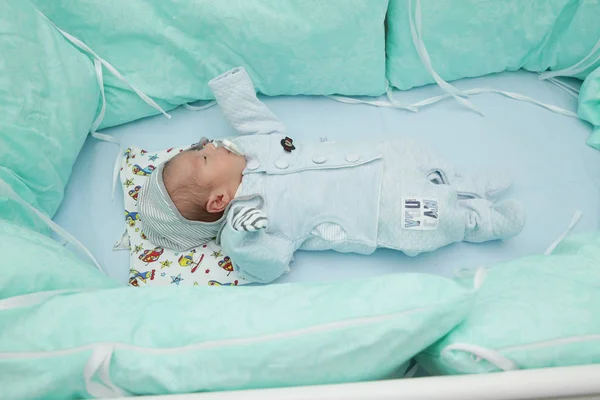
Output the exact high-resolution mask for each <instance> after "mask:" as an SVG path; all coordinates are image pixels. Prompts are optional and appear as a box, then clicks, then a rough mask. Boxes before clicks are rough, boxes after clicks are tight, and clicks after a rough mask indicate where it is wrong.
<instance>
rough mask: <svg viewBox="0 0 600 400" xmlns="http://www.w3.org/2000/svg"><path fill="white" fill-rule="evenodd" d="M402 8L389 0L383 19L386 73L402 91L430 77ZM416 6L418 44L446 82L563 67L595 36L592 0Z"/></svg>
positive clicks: (599, 10)
mask: <svg viewBox="0 0 600 400" xmlns="http://www.w3.org/2000/svg"><path fill="white" fill-rule="evenodd" d="M415 1H416V0H413V2H412V3H413V4H416V2H415ZM408 5H409V2H408V1H407V0H390V5H389V11H388V17H387V35H386V51H387V77H388V79H389V81H390V82H391V84H392V85H393V86H394V87H397V88H399V89H402V90H405V89H410V88H412V87H416V86H422V85H426V84H429V83H433V82H434V80H433V78H432V77H431V76H430V75H429V73H428V72H427V71H426V70H425V68H424V67H423V65H422V63H421V60H420V59H419V56H418V53H417V51H416V50H415V46H414V44H413V39H412V36H411V30H410V24H409V16H410V15H412V16H413V17H414V15H415V8H414V6H413V10H409V9H408ZM411 11H412V12H411ZM421 11H422V37H423V42H424V44H425V47H426V48H427V52H428V53H429V56H430V58H431V62H432V65H433V68H434V69H435V71H436V72H437V73H438V74H439V75H440V76H441V77H442V78H443V79H444V80H446V81H452V80H456V79H461V78H466V77H476V76H482V75H486V74H491V73H495V72H501V71H505V70H508V71H514V70H517V69H520V68H524V69H527V70H529V71H536V72H541V71H545V70H547V69H551V70H560V69H564V68H567V67H569V66H571V65H573V64H575V63H577V62H578V61H580V60H581V59H583V58H584V57H585V56H587V55H588V54H589V53H590V51H591V50H592V48H593V47H594V45H595V44H596V42H597V41H598V39H600V23H598V15H600V2H598V1H583V0H543V1H537V0H532V1H525V0H460V1H456V0H430V1H422V2H421ZM599 64H600V60H598V61H597V62H596V63H594V64H592V65H590V66H588V67H587V68H586V69H585V71H583V72H581V73H579V74H577V75H576V77H578V78H582V79H583V78H585V77H586V76H587V75H588V74H589V73H590V72H591V71H593V69H594V68H595V67H597V66H598V65H599Z"/></svg>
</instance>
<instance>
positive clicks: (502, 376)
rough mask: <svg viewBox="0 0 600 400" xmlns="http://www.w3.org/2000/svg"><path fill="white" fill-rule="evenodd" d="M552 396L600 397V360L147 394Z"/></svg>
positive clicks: (176, 398)
mask: <svg viewBox="0 0 600 400" xmlns="http://www.w3.org/2000/svg"><path fill="white" fill-rule="evenodd" d="M548 398H552V399H583V398H585V399H600V364H598V365H584V366H575V367H560V368H545V369H532V370H521V371H509V372H500V373H494V374H481V375H460V376H441V377H427V378H414V379H404V380H388V381H379V382H364V383H352V384H343V385H324V386H305V387H296V388H285V389H265V390H247V391H233V392H216V393H194V394H192V393H190V394H182V395H167V396H148V397H143V399H144V400H153V399H156V400H192V399H193V400H239V399H244V400H259V399H260V400H275V399H277V400H282V399H283V400H315V399H318V400H331V399H340V400H341V399H344V400H358V399H361V400H362V399H369V400H391V399H394V400H404V399H407V400H408V399H410V400H425V399H427V400H434V399H446V400H447V399H456V400H471V399H472V400H487V399H502V400H504V399H548Z"/></svg>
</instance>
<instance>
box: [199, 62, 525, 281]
mask: <svg viewBox="0 0 600 400" xmlns="http://www.w3.org/2000/svg"><path fill="white" fill-rule="evenodd" d="M209 85H210V87H211V89H212V91H213V93H214V95H215V97H216V99H217V102H218V104H219V106H220V108H221V109H222V111H223V113H224V115H225V117H226V118H227V119H228V120H229V122H230V123H231V124H232V125H233V127H234V128H235V129H236V130H237V131H238V132H239V133H241V134H243V135H244V136H240V137H236V138H233V139H230V140H231V142H233V143H234V144H235V145H237V147H238V148H239V149H240V150H241V152H242V153H243V154H244V156H245V157H246V161H247V166H246V168H245V170H244V171H243V178H242V184H241V186H240V188H239V190H238V194H237V196H236V198H235V199H234V200H233V201H232V203H231V205H230V208H229V212H228V214H227V216H226V219H225V224H224V225H223V228H222V229H221V231H220V232H219V237H218V241H220V243H221V245H222V247H223V251H224V252H225V253H226V254H228V255H229V256H230V257H231V259H232V261H233V263H234V265H235V268H236V270H237V271H238V273H239V274H240V276H242V277H244V278H246V279H247V280H250V281H257V282H265V283H266V282H271V281H273V280H275V279H277V278H278V277H279V276H281V275H282V274H284V273H286V272H287V271H289V265H290V263H291V261H292V260H293V255H294V252H295V251H296V250H299V249H302V250H327V249H333V250H336V251H340V252H355V253H360V254H369V253H372V252H373V251H375V249H376V248H377V247H387V248H392V249H396V250H400V251H403V252H405V253H406V254H408V255H411V256H414V255H417V254H419V253H421V252H426V251H432V250H435V249H438V248H440V247H442V246H445V245H448V244H450V243H453V242H457V241H461V240H466V241H472V242H482V241H487V240H494V239H506V238H509V237H512V236H515V235H516V234H518V233H519V232H520V231H521V229H522V227H523V224H524V212H523V209H522V207H521V206H520V204H519V203H518V202H516V201H513V200H507V201H504V202H500V203H496V204H494V203H492V201H490V200H493V199H494V198H495V197H496V196H497V195H499V194H500V192H501V191H502V190H503V189H506V188H507V187H508V185H509V183H508V182H507V181H506V180H503V179H489V178H485V179H484V178H469V177H463V176H460V175H458V174H457V173H456V172H455V171H454V170H453V169H452V168H451V166H449V165H447V164H446V163H444V162H443V161H442V160H440V159H439V158H437V157H436V156H435V155H433V154H431V153H429V152H428V151H427V150H426V149H423V148H421V147H419V145H418V144H417V143H415V142H414V141H412V140H406V139H398V140H393V141H389V142H385V143H371V142H369V141H364V142H356V143H336V142H328V141H326V142H321V141H319V142H317V141H300V140H293V143H291V144H293V147H294V149H291V148H290V146H289V145H290V142H289V141H288V142H285V139H286V135H285V128H284V126H283V125H282V124H281V122H279V120H278V119H277V118H276V117H275V115H274V114H273V113H272V112H271V111H270V110H268V108H267V107H266V106H265V105H264V104H263V103H262V102H260V101H259V100H258V98H257V97H256V94H255V91H254V87H253V85H252V83H251V81H250V78H249V77H248V75H247V73H246V71H245V70H244V69H243V68H236V69H234V70H232V71H229V72H227V73H226V74H223V75H221V76H219V77H217V78H215V79H214V80H212V81H211V82H210V84H209ZM289 150H291V151H289ZM244 207H252V208H257V209H259V210H260V211H261V212H262V213H263V214H264V215H265V216H266V217H267V219H268V224H267V227H266V228H264V229H259V230H256V231H250V232H247V231H244V230H239V229H234V227H233V226H234V218H235V216H236V215H237V211H238V210H240V209H242V208H244Z"/></svg>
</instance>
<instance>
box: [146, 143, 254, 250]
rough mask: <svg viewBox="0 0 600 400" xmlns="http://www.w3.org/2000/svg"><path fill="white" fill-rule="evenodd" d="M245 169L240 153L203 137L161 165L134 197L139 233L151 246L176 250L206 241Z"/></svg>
mask: <svg viewBox="0 0 600 400" xmlns="http://www.w3.org/2000/svg"><path fill="white" fill-rule="evenodd" d="M245 167H246V159H245V158H244V157H243V156H239V155H236V154H235V152H231V151H229V150H227V149H226V148H225V147H223V146H220V145H219V146H215V145H214V144H212V143H206V141H205V143H203V144H200V145H197V146H193V147H191V148H190V149H188V150H185V151H183V152H181V153H179V154H178V155H176V156H175V157H173V158H172V159H171V160H169V161H167V162H166V163H164V164H162V165H160V166H159V167H158V168H156V170H155V171H153V172H152V174H151V175H150V178H149V179H148V181H147V182H146V184H145V185H144V186H143V188H142V190H141V192H140V194H139V197H138V206H139V212H140V216H141V220H142V224H143V228H144V233H146V235H147V236H148V238H149V239H150V241H151V242H153V243H154V244H156V245H159V246H162V247H168V248H172V249H175V250H181V251H183V250H187V249H189V248H192V247H195V246H198V245H201V244H204V243H206V242H208V241H210V240H211V239H213V238H214V237H216V236H217V233H218V231H219V230H220V227H221V226H222V224H223V212H224V211H225V209H226V208H227V206H228V205H229V203H230V202H231V200H233V198H234V197H235V194H236V191H237V190H238V187H239V185H240V183H241V181H242V172H243V170H244V168H245Z"/></svg>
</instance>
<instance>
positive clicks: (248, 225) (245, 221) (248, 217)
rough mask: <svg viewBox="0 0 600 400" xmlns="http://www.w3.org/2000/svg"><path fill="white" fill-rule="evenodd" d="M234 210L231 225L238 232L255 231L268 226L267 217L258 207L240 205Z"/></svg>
mask: <svg viewBox="0 0 600 400" xmlns="http://www.w3.org/2000/svg"><path fill="white" fill-rule="evenodd" d="M232 211H233V213H234V214H233V219H232V220H231V227H232V228H233V229H234V230H236V231H238V232H242V231H246V232H253V231H257V230H259V229H264V228H266V227H267V222H268V220H267V217H266V216H265V214H263V213H262V211H260V210H259V209H257V208H253V207H240V208H236V209H234V210H232Z"/></svg>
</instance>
